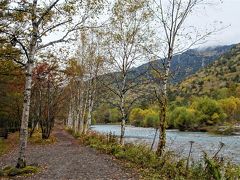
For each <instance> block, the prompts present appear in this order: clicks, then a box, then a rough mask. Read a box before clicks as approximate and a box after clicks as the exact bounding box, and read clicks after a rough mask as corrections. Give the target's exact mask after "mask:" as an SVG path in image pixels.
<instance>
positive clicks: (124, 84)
mask: <svg viewBox="0 0 240 180" xmlns="http://www.w3.org/2000/svg"><path fill="white" fill-rule="evenodd" d="M125 86H126V75H125V74H123V82H122V90H121V97H120V101H121V103H120V109H121V114H122V121H121V135H120V144H121V145H124V134H125V124H126V110H125Z"/></svg>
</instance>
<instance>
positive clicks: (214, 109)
mask: <svg viewBox="0 0 240 180" xmlns="http://www.w3.org/2000/svg"><path fill="white" fill-rule="evenodd" d="M191 108H193V109H195V110H197V111H199V112H200V114H201V115H200V116H199V118H198V121H199V122H200V124H201V125H215V124H218V123H220V122H222V121H223V119H224V118H225V117H226V115H225V114H224V113H223V110H222V108H221V107H220V105H219V103H218V102H217V101H215V100H213V99H210V98H208V97H203V98H196V99H195V100H194V101H193V103H192V105H191Z"/></svg>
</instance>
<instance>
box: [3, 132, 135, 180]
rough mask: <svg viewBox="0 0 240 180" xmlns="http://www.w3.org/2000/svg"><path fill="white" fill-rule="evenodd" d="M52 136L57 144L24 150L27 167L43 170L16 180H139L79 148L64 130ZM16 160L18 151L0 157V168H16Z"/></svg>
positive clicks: (105, 157) (107, 159) (101, 156)
mask: <svg viewBox="0 0 240 180" xmlns="http://www.w3.org/2000/svg"><path fill="white" fill-rule="evenodd" d="M53 133H54V135H55V137H57V143H55V144H52V145H42V146H40V145H30V146H28V148H27V162H28V164H33V163H35V164H38V165H40V166H41V167H43V169H42V170H41V171H40V172H39V173H38V174H36V175H34V176H30V177H24V178H23V177H22V178H15V179H34V180H38V179H42V180H52V179H53V180H54V179H58V180H67V179H72V180H75V179H76V180H77V179H79V180H86V179H88V180H103V179H104V180H107V179H116V180H118V179H119V180H120V179H121V180H122V179H123V180H124V179H139V178H138V175H137V174H136V173H134V172H133V171H131V170H129V169H125V168H123V167H122V166H121V165H120V164H119V163H118V162H117V161H115V160H113V159H112V157H111V156H109V155H105V154H101V153H99V152H97V151H96V150H94V149H91V148H89V147H85V146H81V145H78V143H77V141H76V140H75V139H74V138H73V137H72V136H71V135H69V134H68V133H67V132H65V131H64V130H63V129H61V128H57V129H56V130H55V131H54V132H53ZM16 159H17V149H16V150H14V151H12V152H11V153H9V154H6V155H4V156H2V157H0V168H2V167H4V166H6V165H15V163H16ZM0 179H1V178H0Z"/></svg>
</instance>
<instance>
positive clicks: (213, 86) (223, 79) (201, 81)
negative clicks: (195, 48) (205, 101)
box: [174, 44, 240, 98]
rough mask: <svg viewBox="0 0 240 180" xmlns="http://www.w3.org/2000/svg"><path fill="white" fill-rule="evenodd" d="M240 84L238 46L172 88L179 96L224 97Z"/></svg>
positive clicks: (239, 54) (239, 49) (239, 47)
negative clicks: (228, 91)
mask: <svg viewBox="0 0 240 180" xmlns="http://www.w3.org/2000/svg"><path fill="white" fill-rule="evenodd" d="M239 84H240V44H237V45H235V46H234V47H233V48H232V49H231V50H230V51H228V52H226V53H225V54H223V55H222V56H221V57H219V58H218V59H217V60H216V61H214V63H212V64H210V65H208V66H207V67H205V68H204V69H201V70H200V71H198V72H197V73H195V74H194V75H192V76H190V77H188V78H186V79H185V80H184V81H183V82H181V83H180V84H178V85H176V86H175V88H174V92H175V94H178V95H180V96H188V95H189V96H190V95H208V96H211V97H214V98H221V97H219V96H224V93H226V91H227V89H228V88H230V89H234V88H235V87H236V86H239Z"/></svg>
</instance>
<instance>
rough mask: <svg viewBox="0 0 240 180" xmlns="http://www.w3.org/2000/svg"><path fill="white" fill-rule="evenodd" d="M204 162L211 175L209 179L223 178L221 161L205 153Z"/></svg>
mask: <svg viewBox="0 0 240 180" xmlns="http://www.w3.org/2000/svg"><path fill="white" fill-rule="evenodd" d="M204 162H205V164H206V168H205V169H206V173H207V174H208V176H209V179H212V178H213V179H215V180H221V179H222V175H221V170H220V163H218V162H217V161H215V160H214V159H210V158H209V157H208V156H207V154H205V155H204Z"/></svg>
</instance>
